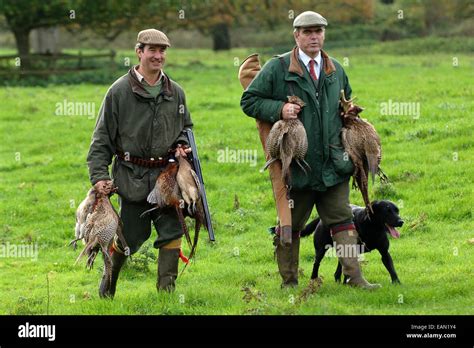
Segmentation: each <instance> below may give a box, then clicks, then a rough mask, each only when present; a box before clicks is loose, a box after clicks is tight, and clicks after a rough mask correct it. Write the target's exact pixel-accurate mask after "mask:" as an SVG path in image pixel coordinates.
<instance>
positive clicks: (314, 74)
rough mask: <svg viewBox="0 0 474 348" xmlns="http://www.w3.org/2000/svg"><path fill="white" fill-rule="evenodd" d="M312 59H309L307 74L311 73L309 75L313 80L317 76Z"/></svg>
mask: <svg viewBox="0 0 474 348" xmlns="http://www.w3.org/2000/svg"><path fill="white" fill-rule="evenodd" d="M314 64H315V62H314V60H313V59H311V60H310V61H309V74H310V75H311V77H312V78H313V80H314V81H316V80H317V79H318V77H317V76H316V71H315V70H314Z"/></svg>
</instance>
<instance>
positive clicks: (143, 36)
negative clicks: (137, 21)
mask: <svg viewBox="0 0 474 348" xmlns="http://www.w3.org/2000/svg"><path fill="white" fill-rule="evenodd" d="M137 42H139V43H142V44H146V45H160V46H167V47H170V46H171V44H170V40H169V39H168V37H167V36H166V35H165V33H163V32H162V31H159V30H156V29H145V30H142V31H141V32H139V33H138V36H137Z"/></svg>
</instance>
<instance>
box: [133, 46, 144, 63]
mask: <svg viewBox="0 0 474 348" xmlns="http://www.w3.org/2000/svg"><path fill="white" fill-rule="evenodd" d="M135 53H136V54H137V57H138V60H140V59H141V56H140V55H141V54H143V51H142V50H141V49H139V48H138V47H137V48H135Z"/></svg>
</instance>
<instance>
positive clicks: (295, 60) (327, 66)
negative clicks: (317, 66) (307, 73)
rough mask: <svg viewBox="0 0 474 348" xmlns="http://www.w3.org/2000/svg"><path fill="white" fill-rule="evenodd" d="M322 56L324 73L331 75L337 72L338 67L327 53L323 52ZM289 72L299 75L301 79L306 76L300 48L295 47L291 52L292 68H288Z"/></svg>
mask: <svg viewBox="0 0 474 348" xmlns="http://www.w3.org/2000/svg"><path fill="white" fill-rule="evenodd" d="M321 56H322V59H323V68H324V73H325V74H326V75H329V74H330V73H332V72H334V71H336V67H335V66H334V63H333V62H332V61H331V59H330V58H329V56H328V55H327V53H326V52H324V51H323V50H321ZM288 71H289V72H291V73H295V74H298V75H299V76H301V77H303V76H304V71H303V68H302V66H301V64H300V61H299V55H298V46H295V47H294V48H293V51H291V54H290V66H289V68H288Z"/></svg>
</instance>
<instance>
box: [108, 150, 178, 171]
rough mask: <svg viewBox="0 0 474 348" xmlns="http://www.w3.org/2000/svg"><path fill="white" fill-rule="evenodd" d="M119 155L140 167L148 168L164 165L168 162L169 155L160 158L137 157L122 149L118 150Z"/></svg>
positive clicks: (123, 159)
mask: <svg viewBox="0 0 474 348" xmlns="http://www.w3.org/2000/svg"><path fill="white" fill-rule="evenodd" d="M116 155H117V157H118V158H120V159H121V160H122V161H125V162H130V163H133V164H136V165H137V166H140V167H146V168H158V167H163V166H165V165H167V164H168V160H169V156H164V157H159V158H158V159H154V158H141V157H135V156H131V155H128V154H127V155H125V154H124V153H123V152H122V151H117V153H116Z"/></svg>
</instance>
